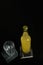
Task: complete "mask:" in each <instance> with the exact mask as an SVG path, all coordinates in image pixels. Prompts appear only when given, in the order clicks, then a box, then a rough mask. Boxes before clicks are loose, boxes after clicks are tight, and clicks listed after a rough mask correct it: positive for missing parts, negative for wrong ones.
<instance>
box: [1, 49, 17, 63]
mask: <svg viewBox="0 0 43 65" xmlns="http://www.w3.org/2000/svg"><path fill="white" fill-rule="evenodd" d="M14 52H15V53H14V54H13V56H9V55H7V54H6V52H5V51H2V53H1V54H2V56H3V57H4V58H5V60H6V61H7V63H9V62H10V61H12V60H13V59H15V58H16V57H17V56H18V52H17V51H16V50H15V51H14Z"/></svg>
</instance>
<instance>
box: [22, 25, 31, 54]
mask: <svg viewBox="0 0 43 65" xmlns="http://www.w3.org/2000/svg"><path fill="white" fill-rule="evenodd" d="M27 30H28V27H27V26H23V34H22V36H21V48H22V51H23V52H24V53H26V54H27V53H29V52H30V51H31V37H30V35H29V34H28V31H27Z"/></svg>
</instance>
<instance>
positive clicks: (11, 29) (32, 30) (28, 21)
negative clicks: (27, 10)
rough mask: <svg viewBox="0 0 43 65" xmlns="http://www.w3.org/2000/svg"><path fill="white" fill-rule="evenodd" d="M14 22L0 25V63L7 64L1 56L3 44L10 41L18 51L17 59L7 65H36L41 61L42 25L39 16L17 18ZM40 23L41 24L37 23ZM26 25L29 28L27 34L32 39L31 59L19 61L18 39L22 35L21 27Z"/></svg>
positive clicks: (42, 48)
mask: <svg viewBox="0 0 43 65" xmlns="http://www.w3.org/2000/svg"><path fill="white" fill-rule="evenodd" d="M14 21H15V22H10V23H7V24H6V25H5V24H4V25H0V63H1V64H7V63H6V61H5V59H4V58H3V57H2V55H1V51H2V47H3V43H4V42H5V41H7V40H11V41H13V42H14V43H15V46H16V49H17V51H18V54H19V55H18V57H17V58H16V59H14V60H12V61H11V62H10V63H9V64H22V63H23V64H24V63H25V64H36V63H38V64H39V63H42V61H43V31H42V30H43V24H42V18H40V17H39V16H37V17H36V16H17V18H16V20H14ZM39 21H41V22H39ZM23 25H27V26H28V27H29V29H28V32H29V34H30V36H31V38H32V43H31V44H32V49H33V56H34V57H33V58H32V59H22V60H21V59H20V44H21V43H20V37H21V35H22V32H23V30H22V26H23Z"/></svg>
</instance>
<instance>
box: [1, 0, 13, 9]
mask: <svg viewBox="0 0 43 65" xmlns="http://www.w3.org/2000/svg"><path fill="white" fill-rule="evenodd" d="M13 7H14V5H13ZM0 8H11V0H3V1H2V0H1V1H0Z"/></svg>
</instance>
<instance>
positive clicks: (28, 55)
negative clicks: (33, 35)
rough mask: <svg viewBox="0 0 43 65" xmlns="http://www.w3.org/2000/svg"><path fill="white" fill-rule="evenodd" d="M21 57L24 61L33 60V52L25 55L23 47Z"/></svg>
mask: <svg viewBox="0 0 43 65" xmlns="http://www.w3.org/2000/svg"><path fill="white" fill-rule="evenodd" d="M20 56H21V59H24V58H33V51H32V49H31V51H30V52H29V53H27V54H25V53H24V52H23V51H22V50H21V47H20Z"/></svg>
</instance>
